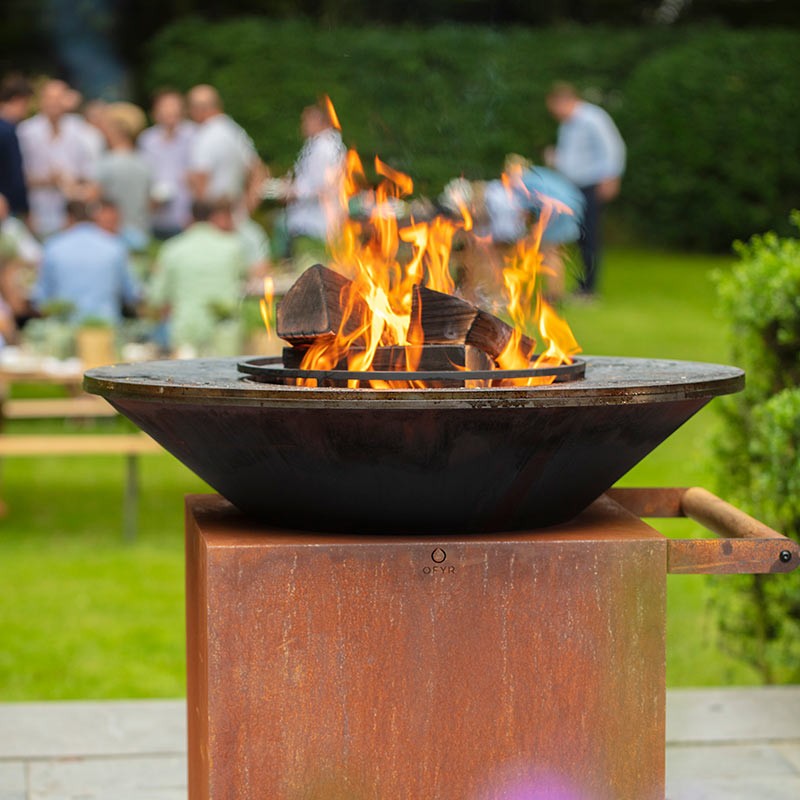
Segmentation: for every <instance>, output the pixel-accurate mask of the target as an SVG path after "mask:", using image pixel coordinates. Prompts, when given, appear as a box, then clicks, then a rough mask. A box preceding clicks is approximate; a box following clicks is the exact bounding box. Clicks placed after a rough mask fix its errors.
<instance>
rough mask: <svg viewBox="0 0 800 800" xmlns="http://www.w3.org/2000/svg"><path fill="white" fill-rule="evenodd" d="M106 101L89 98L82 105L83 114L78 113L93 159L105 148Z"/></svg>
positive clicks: (98, 156)
mask: <svg viewBox="0 0 800 800" xmlns="http://www.w3.org/2000/svg"><path fill="white" fill-rule="evenodd" d="M107 108H108V103H106V101H105V100H90V101H89V102H88V103H86V104H85V105H84V106H83V115H78V116H79V119H80V121H81V122H82V123H83V124H84V129H83V130H84V135H85V136H86V143H87V144H88V145H89V149H90V150H91V151H92V157H93V158H94V159H95V161H96V160H97V159H98V158H100V156H101V155H102V153H103V152H104V151H105V149H106V133H105V115H106V109H107Z"/></svg>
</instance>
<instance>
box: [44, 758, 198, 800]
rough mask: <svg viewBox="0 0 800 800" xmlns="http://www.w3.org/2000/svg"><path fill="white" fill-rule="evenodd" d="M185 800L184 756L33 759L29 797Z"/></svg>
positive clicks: (100, 799)
mask: <svg viewBox="0 0 800 800" xmlns="http://www.w3.org/2000/svg"><path fill="white" fill-rule="evenodd" d="M111 798H113V800H186V758H185V757H180V756H157V757H149V758H134V757H128V758H93V759H78V760H55V761H43V762H36V763H34V764H32V765H31V767H30V778H29V800H110V799H111Z"/></svg>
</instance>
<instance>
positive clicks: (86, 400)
mask: <svg viewBox="0 0 800 800" xmlns="http://www.w3.org/2000/svg"><path fill="white" fill-rule="evenodd" d="M116 415H117V411H116V409H115V408H114V407H113V406H112V405H110V404H109V403H107V402H106V401H105V400H104V399H103V398H102V397H97V396H95V395H89V394H85V395H79V396H78V397H55V398H42V399H36V400H29V399H24V400H6V401H5V402H3V407H2V416H3V418H4V419H59V418H64V419H94V418H99V417H115V416H116Z"/></svg>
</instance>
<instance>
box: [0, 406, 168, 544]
mask: <svg viewBox="0 0 800 800" xmlns="http://www.w3.org/2000/svg"><path fill="white" fill-rule="evenodd" d="M37 402H38V401H37ZM162 452H164V451H163V450H162V448H161V446H160V445H158V444H157V443H156V442H155V441H154V440H153V439H151V438H150V437H149V436H147V435H146V434H144V433H123V434H86V435H80V434H75V435H72V434H30V435H29V434H10V435H7V434H3V435H0V458H17V457H23V458H24V457H42V456H54V457H62V456H100V455H123V456H125V459H126V465H127V466H126V476H125V497H124V501H123V534H124V537H125V540H126V541H133V540H134V539H135V538H136V527H137V515H138V504H139V456H141V455H147V454H149V453H162Z"/></svg>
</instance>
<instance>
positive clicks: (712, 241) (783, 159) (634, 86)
mask: <svg viewBox="0 0 800 800" xmlns="http://www.w3.org/2000/svg"><path fill="white" fill-rule="evenodd" d="M798 45H800V37H798V34H797V32H783V31H769V32H767V31H760V32H752V31H750V32H738V31H724V30H720V31H716V32H710V33H704V34H700V35H696V36H691V37H689V39H688V41H686V42H685V43H683V44H680V45H677V46H675V47H670V48H669V49H666V50H662V51H660V52H657V53H655V54H654V55H653V56H652V57H651V58H648V59H646V60H645V61H643V62H642V64H641V65H639V67H638V68H637V69H636V71H635V72H634V74H633V75H632V76H631V79H630V81H629V82H628V83H627V85H626V87H625V106H624V109H623V110H622V112H621V115H620V125H621V126H622V128H623V130H624V132H625V134H626V137H627V140H628V145H629V169H628V174H627V177H626V181H625V202H626V209H627V211H628V212H629V215H631V216H633V218H634V222H635V225H636V228H637V230H639V231H641V232H642V233H643V234H645V235H646V236H647V238H649V239H650V240H651V241H660V242H664V243H667V244H671V245H683V246H690V247H699V248H703V249H723V248H724V249H727V247H728V245H729V243H730V241H731V240H733V239H736V238H742V237H747V236H749V235H750V234H751V233H753V232H754V231H759V230H765V229H768V228H772V227H775V226H776V225H780V224H781V223H783V221H784V220H785V219H786V216H787V215H788V212H789V210H790V209H791V208H793V207H797V206H798V205H800V159H797V158H795V157H794V156H793V154H796V153H798V152H800V104H798V103H797V97H798V95H799V94H800V70H798V69H797V57H798V55H797V53H798ZM645 209H646V213H642V212H643V211H644V210H645ZM784 232H788V231H784Z"/></svg>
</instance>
